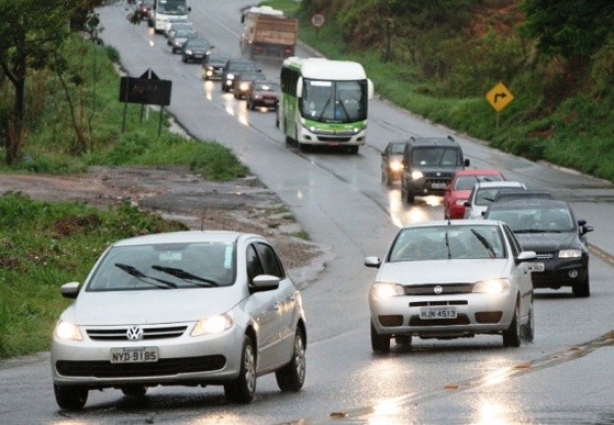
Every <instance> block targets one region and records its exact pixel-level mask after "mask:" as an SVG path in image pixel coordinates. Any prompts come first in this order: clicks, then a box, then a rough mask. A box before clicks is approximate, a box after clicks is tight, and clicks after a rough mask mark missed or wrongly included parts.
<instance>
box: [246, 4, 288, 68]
mask: <svg viewBox="0 0 614 425" xmlns="http://www.w3.org/2000/svg"><path fill="white" fill-rule="evenodd" d="M241 22H243V24H244V30H243V36H242V37H241V50H242V52H243V53H245V54H247V55H249V56H250V57H252V58H255V57H270V58H280V59H284V58H287V57H290V56H294V48H295V46H296V42H297V39H298V20H297V19H293V18H287V17H286V16H285V15H284V13H283V12H282V11H281V10H277V9H273V8H272V7H270V6H260V7H258V6H253V7H248V8H246V9H244V10H243V13H242V17H241Z"/></svg>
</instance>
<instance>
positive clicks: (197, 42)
mask: <svg viewBox="0 0 614 425" xmlns="http://www.w3.org/2000/svg"><path fill="white" fill-rule="evenodd" d="M187 44H188V46H190V47H204V48H205V49H208V48H209V46H210V44H209V42H208V41H207V40H203V39H202V38H193V39H190V40H188V42H187Z"/></svg>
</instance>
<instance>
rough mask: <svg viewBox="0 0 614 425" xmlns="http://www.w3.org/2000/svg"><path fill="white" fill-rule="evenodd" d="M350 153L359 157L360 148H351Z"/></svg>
mask: <svg viewBox="0 0 614 425" xmlns="http://www.w3.org/2000/svg"><path fill="white" fill-rule="evenodd" d="M350 153H351V154H352V155H357V154H358V146H350Z"/></svg>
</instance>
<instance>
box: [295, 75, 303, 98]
mask: <svg viewBox="0 0 614 425" xmlns="http://www.w3.org/2000/svg"><path fill="white" fill-rule="evenodd" d="M296 97H298V98H301V97H303V77H299V78H298V81H297V82H296Z"/></svg>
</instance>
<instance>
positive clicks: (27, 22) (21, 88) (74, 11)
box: [0, 0, 104, 165]
mask: <svg viewBox="0 0 614 425" xmlns="http://www.w3.org/2000/svg"><path fill="white" fill-rule="evenodd" d="M103 3H104V0H44V1H41V0H19V1H15V0H0V16H2V21H0V67H1V68H2V72H3V74H4V76H5V78H7V79H8V80H9V81H10V83H11V85H12V86H13V102H12V103H13V106H12V110H11V112H10V114H8V116H7V117H5V119H4V122H3V123H0V125H2V127H3V130H4V147H5V160H6V162H7V164H9V165H11V164H13V163H14V162H15V161H17V160H18V159H20V157H21V148H22V141H23V138H24V133H25V123H24V112H25V110H24V109H25V93H26V90H25V88H26V80H27V76H28V73H29V72H31V70H35V69H42V68H45V67H48V66H50V64H51V63H52V62H53V61H50V58H54V57H56V52H57V51H58V49H59V47H60V46H61V45H62V43H63V42H64V40H65V39H66V37H68V35H69V34H70V33H71V31H73V30H75V29H83V28H82V27H80V28H74V26H73V25H71V23H72V24H74V19H73V18H74V17H75V16H78V15H79V16H82V15H83V11H84V10H90V11H91V10H93V9H94V7H97V6H100V5H101V4H103ZM71 21H73V22H71ZM77 22H78V20H77Z"/></svg>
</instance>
